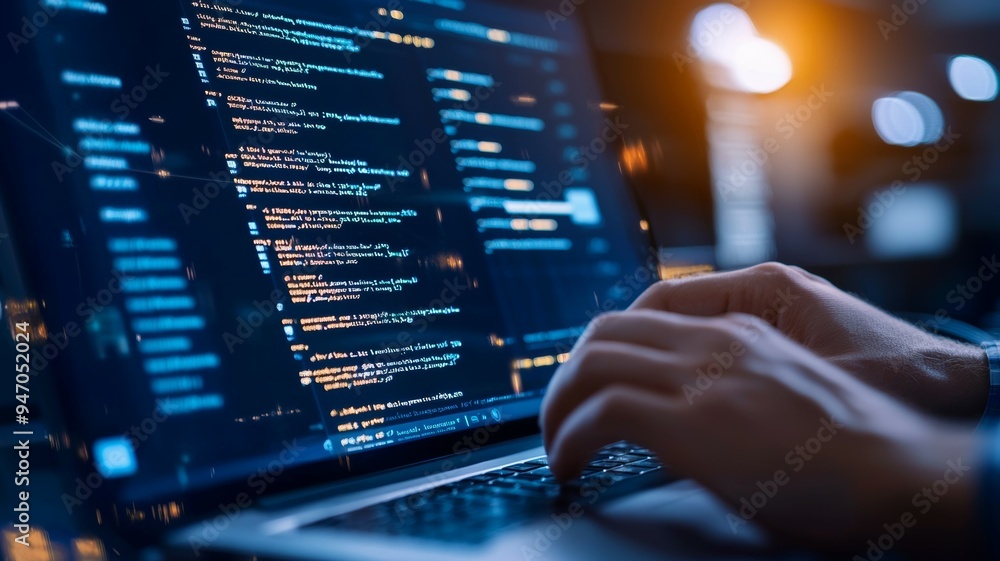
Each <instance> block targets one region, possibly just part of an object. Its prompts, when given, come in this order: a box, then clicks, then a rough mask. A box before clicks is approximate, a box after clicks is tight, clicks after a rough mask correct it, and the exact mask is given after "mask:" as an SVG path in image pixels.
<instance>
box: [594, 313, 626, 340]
mask: <svg viewBox="0 0 1000 561" xmlns="http://www.w3.org/2000/svg"><path fill="white" fill-rule="evenodd" d="M623 315H624V314H623V312H607V313H603V314H601V315H599V316H597V317H595V318H594V319H593V320H591V322H590V325H589V326H588V329H587V331H588V335H590V336H595V335H602V334H604V333H607V331H608V330H609V329H613V328H614V325H615V324H617V323H618V322H619V321H621V318H622V316H623Z"/></svg>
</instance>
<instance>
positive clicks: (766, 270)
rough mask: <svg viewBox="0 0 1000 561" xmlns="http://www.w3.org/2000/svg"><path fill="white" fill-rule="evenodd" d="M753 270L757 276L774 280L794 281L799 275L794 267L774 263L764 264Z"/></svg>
mask: <svg viewBox="0 0 1000 561" xmlns="http://www.w3.org/2000/svg"><path fill="white" fill-rule="evenodd" d="M751 270H752V271H753V272H754V273H756V274H759V275H762V276H765V277H768V278H772V279H781V280H788V279H792V278H795V277H796V276H797V275H798V273H797V272H796V271H795V270H794V269H793V268H792V267H789V266H788V265H785V264H783V263H777V262H774V261H771V262H769V263H762V264H760V265H757V266H755V267H753V268H752V269H751Z"/></svg>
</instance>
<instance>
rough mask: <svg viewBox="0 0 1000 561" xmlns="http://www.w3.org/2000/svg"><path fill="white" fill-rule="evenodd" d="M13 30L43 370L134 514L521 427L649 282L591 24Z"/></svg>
mask: <svg viewBox="0 0 1000 561" xmlns="http://www.w3.org/2000/svg"><path fill="white" fill-rule="evenodd" d="M14 4H15V5H13V6H10V5H8V6H6V7H5V8H4V10H5V11H6V12H8V13H6V14H5V18H7V19H6V20H5V21H9V22H11V23H12V25H11V26H8V27H9V28H11V29H15V30H16V32H15V33H14V34H13V35H15V36H8V39H9V40H10V43H11V51H12V52H13V53H14V54H13V55H11V51H8V52H7V53H6V54H5V55H4V57H5V58H8V57H10V63H11V65H12V68H14V69H15V70H13V73H14V74H13V75H15V76H18V79H17V80H11V79H10V77H11V76H10V75H8V77H7V79H6V80H4V81H3V82H2V83H0V104H2V105H0V116H2V119H0V122H2V126H3V129H4V140H3V155H2V158H3V167H4V173H3V177H2V182H3V196H4V204H5V208H6V212H7V219H8V220H9V221H10V222H11V236H12V241H13V242H14V247H16V248H17V251H18V257H19V259H20V262H21V263H22V264H23V265H24V275H25V277H27V278H29V279H30V282H31V284H30V286H31V288H30V290H26V291H25V292H24V297H25V298H24V300H23V301H21V302H20V304H21V305H22V307H23V308H24V309H31V308H32V307H33V306H37V307H39V308H40V309H42V317H44V321H45V324H44V330H43V329H42V326H41V325H34V326H33V327H32V329H35V330H36V331H37V332H38V333H40V334H41V336H42V337H43V338H47V343H45V344H44V345H38V346H37V347H36V349H35V351H34V355H33V369H34V371H35V372H36V373H38V374H43V373H46V372H49V371H50V370H52V369H53V368H55V367H56V366H58V367H59V369H60V370H59V372H60V374H59V376H58V379H57V380H55V381H56V383H57V384H58V386H59V388H60V390H61V391H62V394H63V396H64V401H65V403H64V407H63V410H64V411H65V426H66V427H67V429H66V430H67V432H68V433H69V434H71V435H72V436H73V438H79V439H80V442H81V445H82V446H81V449H82V450H83V452H82V454H83V455H84V456H85V457H87V461H88V462H89V463H91V464H92V465H93V466H94V469H96V471H97V473H99V474H100V476H101V477H102V478H103V479H104V480H105V481H108V482H111V484H110V485H112V486H113V488H114V489H115V490H116V493H119V498H121V499H125V500H129V499H133V500H135V499H149V498H155V497H164V496H169V495H171V494H172V493H176V492H179V491H184V490H198V489H202V488H205V487H208V486H212V485H217V484H219V483H221V482H227V481H235V480H246V479H247V475H248V474H253V473H255V472H259V468H260V467H261V466H268V465H273V464H274V462H275V461H280V462H282V463H286V465H291V464H309V463H323V462H326V463H327V464H329V465H331V466H336V470H337V473H338V474H340V473H345V474H347V475H350V469H351V462H352V460H357V459H361V458H365V457H374V456H372V455H374V454H381V455H379V456H377V457H378V458H379V467H382V468H389V467H393V466H394V465H396V464H398V463H400V462H403V461H408V460H412V459H417V458H415V457H414V456H412V455H409V454H408V455H405V456H404V455H402V454H398V455H396V454H393V453H392V452H391V450H397V449H399V450H402V449H403V447H405V446H407V444H412V443H414V442H416V441H421V442H424V441H426V440H429V439H435V438H439V437H441V436H442V435H452V436H453V437H455V438H454V439H453V440H454V441H456V442H460V440H458V439H457V436H458V435H461V434H468V433H469V431H472V430H475V429H477V428H479V427H489V426H494V425H501V424H503V423H506V422H509V421H516V420H519V419H531V418H533V417H535V416H537V414H538V410H539V406H540V403H541V398H542V396H543V392H544V390H545V387H546V384H547V382H548V381H549V379H550V377H551V375H552V374H553V372H554V371H555V369H556V368H558V366H559V364H560V363H562V362H564V361H565V360H566V358H567V356H568V354H567V353H568V352H569V350H570V348H571V347H572V344H573V342H574V341H575V339H576V338H577V337H578V336H579V335H580V334H581V333H582V330H583V328H584V326H585V325H586V324H587V322H588V321H589V320H590V319H591V318H592V317H593V316H595V315H597V314H598V313H601V312H604V311H609V310H614V309H622V308H624V307H626V306H627V305H628V304H629V303H630V302H631V301H632V299H634V298H635V297H636V296H637V295H638V294H639V293H640V292H641V291H642V290H643V289H644V288H645V287H646V286H648V285H649V284H650V283H652V282H653V281H654V276H655V264H656V260H655V255H653V254H652V253H651V252H650V251H649V243H648V240H647V238H646V236H645V234H644V232H643V230H644V228H643V227H642V226H643V223H642V221H641V219H640V215H639V213H638V211H637V209H636V207H635V204H634V202H633V199H632V197H631V194H630V193H629V191H628V189H627V187H626V185H625V184H624V181H623V179H622V177H621V175H620V173H619V170H618V167H617V162H616V159H615V157H614V154H613V153H612V152H613V151H614V150H615V149H614V148H613V145H614V143H615V142H616V141H617V140H619V139H621V138H622V137H623V135H625V134H627V128H628V125H627V123H622V122H620V121H618V120H617V119H616V118H615V117H614V115H613V114H609V113H606V112H605V109H606V107H605V106H602V104H601V101H602V99H601V97H600V93H599V89H598V85H597V79H596V76H595V71H594V68H593V66H592V64H591V62H590V58H589V53H588V48H589V47H588V45H587V42H586V39H585V37H584V35H583V33H582V32H581V22H580V21H578V20H579V18H580V17H582V16H580V15H578V14H563V13H561V12H558V11H551V10H550V11H546V10H541V9H538V8H531V9H529V8H525V7H523V6H522V7H511V6H501V5H495V4H491V3H487V2H479V1H474V0H385V1H381V2H368V1H351V2H347V1H322V2H321V1H311V0H282V1H280V2H278V1H274V2H258V1H255V0H242V1H241V0H227V1H214V0H204V1H203V0H193V1H184V2H175V1H169V2H125V1H112V0H40V1H39V0H30V1H23V2H15V3H14ZM412 449H413V447H412V446H410V447H408V448H407V450H412ZM418 456H419V454H418ZM333 469H334V468H331V471H333Z"/></svg>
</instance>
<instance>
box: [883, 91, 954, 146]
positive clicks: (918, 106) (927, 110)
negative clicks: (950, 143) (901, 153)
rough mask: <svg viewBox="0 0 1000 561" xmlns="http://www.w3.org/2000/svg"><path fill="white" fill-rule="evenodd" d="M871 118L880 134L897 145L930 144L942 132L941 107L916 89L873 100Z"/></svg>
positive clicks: (942, 114) (886, 140) (889, 142)
mask: <svg viewBox="0 0 1000 561" xmlns="http://www.w3.org/2000/svg"><path fill="white" fill-rule="evenodd" d="M872 122H873V123H874V125H875V131H876V132H877V133H878V135H879V137H880V138H881V139H882V140H884V141H885V142H886V143H888V144H894V145H896V146H918V145H920V144H933V143H934V142H937V141H938V140H940V139H941V137H942V136H943V135H944V113H942V112H941V108H940V107H939V106H938V104H937V103H935V102H934V100H933V99H931V98H929V97H927V96H926V95H924V94H921V93H917V92H900V93H897V94H894V95H891V96H888V97H883V98H880V99H877V100H875V104H874V105H873V106H872Z"/></svg>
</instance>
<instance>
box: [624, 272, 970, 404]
mask: <svg viewBox="0 0 1000 561" xmlns="http://www.w3.org/2000/svg"><path fill="white" fill-rule="evenodd" d="M631 309H632V310H643V309H648V310H660V311H666V312H674V313H679V314H684V315H694V316H704V317H710V316H717V315H721V314H726V313H732V312H736V313H745V314H750V315H753V316H757V317H760V318H763V319H764V320H765V321H767V322H768V323H770V324H772V325H773V326H775V327H776V328H777V329H778V330H779V331H780V332H781V333H783V334H784V335H786V336H787V337H789V338H790V339H792V340H793V341H796V342H798V343H799V344H801V345H803V346H805V347H806V348H807V349H809V350H811V351H812V352H813V353H815V354H816V355H818V356H820V357H821V358H824V359H826V360H828V361H830V362H832V363H833V364H835V365H837V366H839V367H840V368H842V369H844V370H846V371H848V372H850V373H851V374H853V375H855V376H857V377H858V378H859V379H861V380H862V381H864V382H865V383H868V384H870V385H873V386H875V387H876V388H879V389H881V390H883V391H885V392H887V393H889V394H890V395H892V396H894V397H897V398H899V399H902V400H903V401H905V402H907V403H909V404H911V405H913V406H915V407H917V408H919V409H922V410H924V411H927V412H930V413H935V414H939V415H946V416H955V417H961V418H966V419H973V418H975V419H978V418H979V416H981V415H982V413H983V411H984V410H985V408H986V401H987V398H988V395H989V366H988V365H987V362H986V354H985V352H984V351H982V350H981V349H978V348H976V347H974V346H971V345H963V344H960V343H956V342H954V341H951V340H947V339H944V338H942V337H938V336H936V335H932V334H930V333H927V332H926V331H924V330H922V329H919V328H917V327H915V326H913V325H911V324H909V323H906V322H904V321H902V320H900V319H898V318H895V317H893V316H891V315H889V314H887V313H886V312H884V311H882V310H880V309H878V308H876V307H874V306H872V305H870V304H868V303H866V302H864V301H862V300H860V299H858V298H856V297H854V296H851V295H849V294H847V293H845V292H843V291H841V290H839V289H837V288H836V287H834V286H833V285H832V284H830V283H829V282H827V281H826V280H824V279H822V278H819V277H817V276H815V275H812V274H810V273H807V272H805V271H803V270H801V269H799V268H796V267H788V266H785V265H780V264H775V263H769V264H765V265H760V266H757V267H753V268H750V269H745V270H742V271H736V272H732V273H720V274H714V275H707V276H700V277H692V278H688V279H683V280H677V281H665V282H662V283H659V284H657V285H656V286H654V287H653V288H651V289H650V290H648V291H647V292H646V293H645V294H643V295H642V296H641V297H640V298H639V299H638V301H637V302H636V303H635V304H634V305H633V306H632V307H631Z"/></svg>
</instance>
